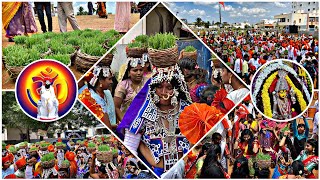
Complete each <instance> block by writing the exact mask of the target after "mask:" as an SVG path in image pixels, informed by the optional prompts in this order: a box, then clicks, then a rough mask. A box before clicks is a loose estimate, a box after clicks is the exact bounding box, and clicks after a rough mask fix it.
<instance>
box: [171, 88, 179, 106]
mask: <svg viewBox="0 0 320 180" xmlns="http://www.w3.org/2000/svg"><path fill="white" fill-rule="evenodd" d="M178 96H179V91H178V90H177V89H176V88H174V89H173V97H172V98H171V105H172V106H176V105H178Z"/></svg>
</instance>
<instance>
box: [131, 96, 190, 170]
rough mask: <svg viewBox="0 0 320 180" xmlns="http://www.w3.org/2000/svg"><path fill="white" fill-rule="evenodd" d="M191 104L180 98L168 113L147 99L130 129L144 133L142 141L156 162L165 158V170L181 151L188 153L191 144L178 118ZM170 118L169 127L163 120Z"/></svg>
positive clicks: (177, 158)
mask: <svg viewBox="0 0 320 180" xmlns="http://www.w3.org/2000/svg"><path fill="white" fill-rule="evenodd" d="M188 105H189V104H188V103H187V102H186V101H184V100H180V103H179V105H178V106H177V107H176V108H175V109H173V110H172V111H169V112H168V113H167V114H166V113H164V112H161V111H160V110H159V108H158V107H157V106H156V105H155V104H154V103H153V102H152V101H151V100H150V95H148V98H147V100H146V103H145V104H144V106H143V108H142V109H141V110H140V112H139V114H138V116H137V117H136V118H135V119H134V121H133V122H132V124H131V126H130V128H129V131H130V132H131V133H134V134H138V133H140V134H142V137H141V140H142V142H143V143H144V144H145V145H146V146H147V147H148V148H149V149H150V151H151V154H152V157H153V159H154V161H155V163H157V164H158V163H159V162H160V158H161V157H163V160H164V171H167V170H169V169H170V168H171V167H172V166H173V165H174V164H175V163H176V162H177V161H178V160H179V153H183V154H185V153H187V152H188V150H189V148H190V144H189V141H188V140H187V138H186V137H185V136H183V135H182V134H181V133H180V130H179V126H178V120H179V115H180V113H181V112H182V111H183V109H184V108H185V107H186V106H188ZM164 120H168V122H169V129H167V128H166V127H165V126H164V123H163V121H164Z"/></svg>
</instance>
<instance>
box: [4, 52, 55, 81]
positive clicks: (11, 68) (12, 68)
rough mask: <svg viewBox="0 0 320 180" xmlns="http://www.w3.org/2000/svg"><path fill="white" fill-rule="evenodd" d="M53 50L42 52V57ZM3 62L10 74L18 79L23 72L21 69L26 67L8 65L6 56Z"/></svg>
mask: <svg viewBox="0 0 320 180" xmlns="http://www.w3.org/2000/svg"><path fill="white" fill-rule="evenodd" d="M51 52H52V51H51V49H50V48H49V50H48V51H47V52H45V53H42V54H40V58H43V57H45V56H46V55H49V54H51ZM2 63H3V65H4V67H5V68H6V69H7V71H8V73H9V76H10V77H11V78H12V79H17V78H18V76H19V74H20V73H21V71H22V70H23V69H24V68H25V66H9V65H7V63H6V57H5V56H3V57H2Z"/></svg>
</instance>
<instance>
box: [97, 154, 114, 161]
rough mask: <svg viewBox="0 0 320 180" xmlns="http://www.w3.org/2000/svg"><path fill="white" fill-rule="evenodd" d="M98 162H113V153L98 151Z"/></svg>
mask: <svg viewBox="0 0 320 180" xmlns="http://www.w3.org/2000/svg"><path fill="white" fill-rule="evenodd" d="M97 160H98V161H100V162H102V163H109V162H111V161H112V160H113V155H112V152H111V151H103V152H101V151H98V152H97Z"/></svg>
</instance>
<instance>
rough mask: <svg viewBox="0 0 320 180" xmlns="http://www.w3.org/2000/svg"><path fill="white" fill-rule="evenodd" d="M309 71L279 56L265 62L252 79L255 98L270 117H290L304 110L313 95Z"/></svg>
mask: <svg viewBox="0 0 320 180" xmlns="http://www.w3.org/2000/svg"><path fill="white" fill-rule="evenodd" d="M311 82H312V81H311V78H310V76H309V74H308V73H307V71H306V70H305V69H304V68H303V67H302V66H299V65H298V64H295V63H293V62H289V61H285V60H278V61H274V62H271V63H269V64H267V65H265V66H263V67H262V68H261V69H260V70H259V71H258V72H257V73H256V75H255V77H254V79H253V82H252V100H253V103H254V104H255V106H256V107H257V108H258V110H260V112H262V113H263V114H264V115H265V116H266V117H268V118H272V119H274V120H289V119H292V118H295V117H297V116H299V115H300V114H301V113H302V112H304V111H305V110H306V109H307V107H308V104H309V102H310V99H311V96H312V88H313V87H312V83H311Z"/></svg>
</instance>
